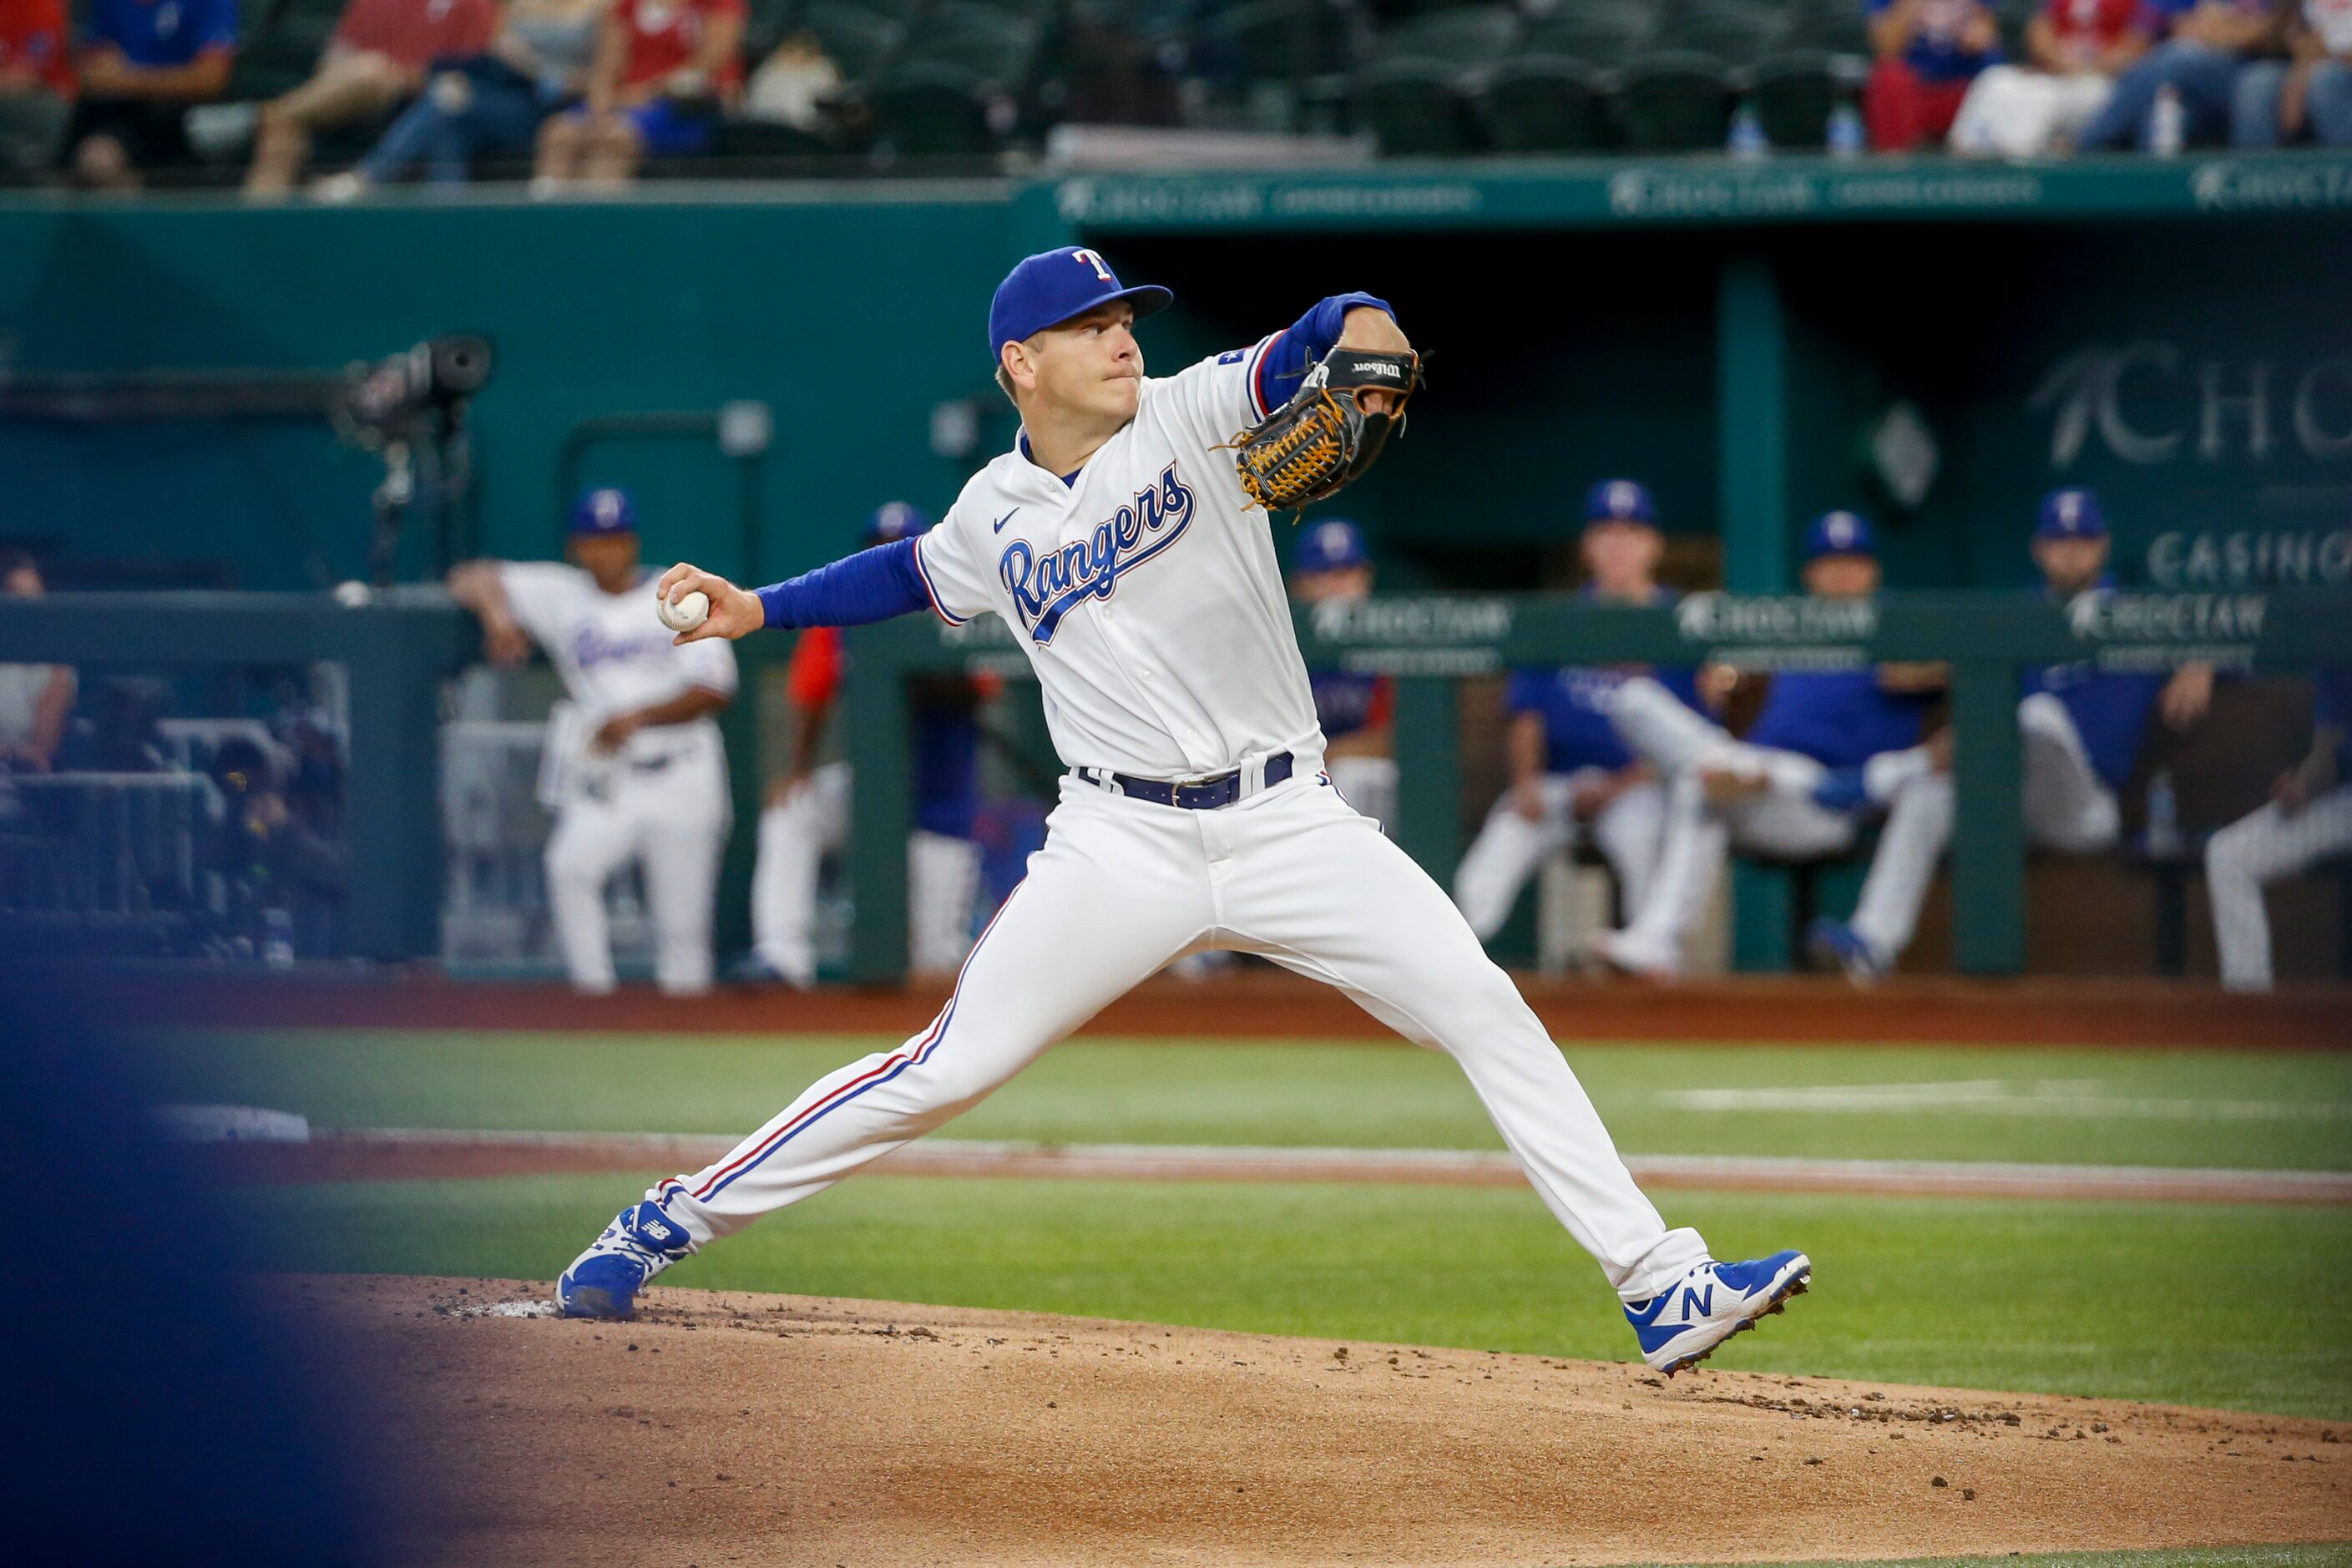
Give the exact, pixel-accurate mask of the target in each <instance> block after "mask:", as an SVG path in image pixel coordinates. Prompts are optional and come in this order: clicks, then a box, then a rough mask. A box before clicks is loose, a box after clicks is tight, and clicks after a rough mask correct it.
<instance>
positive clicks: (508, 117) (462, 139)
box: [319, 0, 610, 201]
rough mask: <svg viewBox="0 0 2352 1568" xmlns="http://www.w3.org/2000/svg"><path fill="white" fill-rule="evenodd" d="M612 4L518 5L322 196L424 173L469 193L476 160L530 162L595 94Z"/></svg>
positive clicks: (524, 0) (445, 66)
mask: <svg viewBox="0 0 2352 1568" xmlns="http://www.w3.org/2000/svg"><path fill="white" fill-rule="evenodd" d="M609 3H610V0H509V5H508V6H507V11H506V21H505V24H504V26H501V27H500V28H499V36H498V37H495V38H493V39H491V40H490V47H489V48H488V50H486V51H485V52H483V53H481V54H478V55H474V56H471V57H469V58H465V59H455V60H441V61H436V63H435V67H434V70H433V74H432V77H431V79H429V80H428V81H426V83H425V90H424V92H423V93H421V94H419V95H418V97H417V100H416V101H415V102H414V103H412V104H410V105H409V106H408V107H407V108H406V109H404V110H401V113H400V118H399V119H397V120H395V121H393V122H392V126H391V128H390V129H389V130H387V131H386V132H384V133H383V140H382V141H380V142H377V143H376V144H375V147H374V150H373V151H372V152H370V153H368V155H367V156H366V157H364V158H362V159H361V160H360V161H359V163H357V164H356V165H354V166H353V167H352V168H351V169H349V170H347V171H346V172H344V173H343V174H336V175H332V176H331V177H330V178H328V179H326V180H323V181H321V182H320V186H319V195H320V197H321V198H322V199H324V200H328V201H342V200H348V199H350V198H351V197H353V196H356V195H360V194H361V193H362V192H363V191H366V190H368V189H369V188H370V187H372V186H375V185H384V184H391V183H392V182H394V181H395V180H397V179H400V178H401V177H402V176H403V175H404V174H407V173H408V172H409V171H410V170H411V169H413V168H415V167H416V166H418V165H420V164H421V165H423V166H424V169H425V177H426V178H427V179H429V180H431V181H432V182H433V183H434V184H436V185H461V184H465V183H466V181H467V178H468V177H469V175H470V174H471V173H472V168H473V163H474V160H475V159H477V158H481V157H486V156H489V155H492V154H495V153H522V152H526V151H528V150H529V149H530V145H531V142H532V141H533V139H534V138H535V137H536V136H537V135H538V133H539V123H540V121H541V120H543V119H545V118H546V117H547V116H548V115H549V114H550V113H551V112H553V111H554V110H557V109H559V108H562V106H564V105H566V104H568V103H570V102H572V100H576V99H577V98H579V96H580V95H581V93H582V92H583V90H584V89H586V86H587V81H588V64H589V61H590V59H591V58H593V56H594V54H595V52H596V39H597V36H598V29H599V28H600V27H601V26H603V24H604V11H605V8H606V6H607V5H608V4H609Z"/></svg>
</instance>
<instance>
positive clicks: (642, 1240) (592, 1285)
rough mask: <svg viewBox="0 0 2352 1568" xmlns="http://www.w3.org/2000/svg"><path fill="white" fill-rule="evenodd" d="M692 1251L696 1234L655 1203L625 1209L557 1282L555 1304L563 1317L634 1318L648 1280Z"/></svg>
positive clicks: (573, 1261) (574, 1260) (615, 1216)
mask: <svg viewBox="0 0 2352 1568" xmlns="http://www.w3.org/2000/svg"><path fill="white" fill-rule="evenodd" d="M693 1250H694V1237H691V1236H688V1234H687V1231H686V1227H685V1226H682V1225H680V1224H678V1223H677V1221H676V1220H674V1219H672V1218H670V1217H669V1215H666V1214H664V1213H663V1212H662V1210H661V1205H659V1204H655V1203H642V1204H638V1205H635V1206H634V1207H631V1208H625V1209H623V1210H622V1211H621V1212H620V1213H619V1214H618V1215H614V1219H613V1223H612V1224H610V1225H608V1226H605V1227H604V1235H602V1236H600V1237H597V1238H596V1239H595V1240H594V1241H593V1242H591V1243H589V1244H588V1250H587V1251H585V1252H583V1253H582V1254H581V1255H580V1256H579V1257H577V1258H573V1259H572V1267H571V1268H567V1269H565V1270H564V1271H563V1278H562V1279H558V1280H557V1281H556V1282H555V1304H556V1305H557V1306H559V1307H561V1308H562V1309H563V1315H564V1316H565V1317H567V1318H614V1319H623V1318H631V1317H635V1315H636V1310H637V1292H638V1291H639V1290H642V1289H645V1286H646V1281H647V1280H649V1279H652V1278H653V1277H654V1276H655V1275H656V1274H658V1273H660V1272H661V1271H662V1270H663V1269H665V1268H668V1267H669V1266H670V1265H671V1264H673V1263H675V1262H677V1260H678V1259H679V1258H684V1257H685V1256H686V1255H687V1254H688V1253H689V1252H692V1251H693Z"/></svg>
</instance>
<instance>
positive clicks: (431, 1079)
mask: <svg viewBox="0 0 2352 1568" xmlns="http://www.w3.org/2000/svg"><path fill="white" fill-rule="evenodd" d="M896 1043H897V1042H896V1041H881V1040H877V1039H874V1038H871V1037H866V1038H849V1037H803V1038H792V1039H772V1038H751V1037H742V1038H733V1037H715V1038H714V1037H707V1036H673V1037H659V1036H656V1037H638V1036H610V1035H562V1036H552V1035H520V1034H458V1033H452V1034H412V1033H401V1032H394V1031H383V1032H351V1033H342V1034H323V1033H319V1034H313V1033H294V1032H286V1033H271V1034H267V1035H257V1036H252V1037H236V1036H221V1035H200V1034H184V1035H173V1036H165V1037H160V1038H159V1040H158V1044H157V1049H158V1053H159V1058H160V1060H161V1063H162V1066H163V1073H164V1079H165V1087H166V1088H167V1089H169V1090H170V1092H171V1093H172V1094H173V1095H174V1096H175V1097H178V1098H182V1099H190V1100H234V1101H237V1102H241V1103H252V1104H261V1105H269V1106H274V1107H277V1108H278V1109H280V1110H299V1111H301V1112H302V1113H303V1114H305V1115H307V1116H309V1117H310V1119H311V1120H312V1121H314V1122H316V1123H317V1124H319V1125H320V1126H325V1127H438V1128H465V1129H477V1128H534V1129H542V1130H548V1131H665V1132H748V1131H751V1129H752V1128H754V1127H756V1126H758V1125H759V1124H760V1123H761V1122H762V1121H766V1120H767V1119H768V1117H770V1116H771V1115H772V1114H773V1113H774V1112H775V1111H777V1110H781V1109H782V1107H783V1106H784V1105H786V1104H788V1103H789V1102H790V1101H791V1100H792V1099H793V1097H794V1096H795V1095H797V1094H798V1093H799V1092H800V1091H801V1089H803V1088H805V1087H806V1086H807V1085H808V1084H809V1082H810V1081H811V1080H813V1079H816V1078H817V1077H819V1076H821V1075H822V1074H824V1073H825V1072H828V1071H830V1070H832V1069H833V1068H837V1067H839V1066H841V1065H842V1064H843V1063H845V1062H847V1061H850V1060H853V1059H855V1058H857V1057H859V1056H862V1055H864V1054H866V1052H868V1051H872V1050H875V1049H877V1048H888V1047H890V1046H892V1045H895V1044H896ZM1569 1058H1570V1061H1571V1062H1572V1063H1573V1064H1574V1066H1575V1068H1576V1070H1577V1073H1578V1076H1579V1077H1580V1078H1581V1079H1583V1081H1584V1084H1585V1087H1586V1088H1587V1089H1589V1090H1590V1091H1591V1094H1592V1097H1593V1100H1594V1101H1595V1102H1596V1103H1597V1104H1598V1105H1599V1106H1600V1108H1601V1113H1602V1115H1603V1116H1605V1117H1606V1118H1607V1119H1608V1121H1609V1125H1610V1128H1611V1130H1612V1133H1613V1134H1614V1135H1615V1137H1616V1139H1617V1142H1618V1144H1619V1146H1620V1147H1621V1148H1623V1149H1625V1150H1627V1151H1628V1152H1636V1153H1647V1154H1692V1153H1727V1154H1787V1155H1803V1156H1810V1157H1818V1158H1852V1159H1865V1158H1868V1159H1922V1160H2025V1161H2049V1162H2057V1163H2095V1164H2133V1165H2199V1166H2241V1167H2248V1168H2258V1169H2259V1168H2275V1169H2298V1170H2348V1169H2352V1056H2320V1055H2314V1054H2311V1053H2276V1054H2270V1053H2261V1054H2257V1053H2251V1052H2221V1051H2212V1052H2197V1051H2123V1050H2083V1049H2076V1050H2058V1049H2048V1050H2041V1049H2032V1050H2021V1049H1979V1048H1960V1047H1953V1048H1940V1049H1939V1048H1924V1047H1885V1046H1873V1047H1833V1046H1821V1047H1811V1046H1806V1047H1758V1046H1738V1047H1679V1046H1676V1047H1643V1046H1609V1047H1572V1048H1571V1049H1570V1051H1569ZM948 1135H949V1136H952V1137H958V1138H1002V1139H1021V1140H1035V1141H1039V1142H1136V1143H1228V1144H1231V1143H1242V1144H1273V1145H1283V1146H1290V1147H1298V1146H1308V1145H1324V1146H1331V1147H1345V1148H1366V1149H1378V1148H1441V1149H1494V1148H1500V1147H1501V1142H1500V1141H1499V1140H1498V1139H1497V1138H1496V1136H1495V1131H1494V1128H1493V1126H1492V1124H1491V1123H1489V1122H1488V1121H1487V1120H1486V1115H1485V1114H1484V1112H1482V1111H1481V1110H1479V1108H1478V1103H1477V1101H1476V1100H1475V1099H1474V1098H1473V1097H1472V1095H1471V1093H1470V1089H1469V1086H1468V1084H1467V1083H1466V1082H1465V1079H1463V1076H1462V1074H1461V1072H1460V1071H1459V1070H1458V1069H1457V1068H1455V1067H1454V1064H1453V1063H1452V1062H1451V1061H1450V1060H1448V1059H1447V1058H1444V1057H1443V1056H1441V1055H1438V1054H1437V1053H1434V1052H1431V1051H1423V1050H1418V1049H1415V1048H1413V1047H1410V1046H1404V1045H1337V1044H1334V1045H1322V1044H1280V1045H1250V1044H1229V1043H1222V1042H1221V1043H1217V1044H1213V1045H1212V1044H1197V1045H1171V1044H1169V1043H1164V1042H1150V1043H1132V1042H1119V1041H1100V1042H1097V1041H1087V1042H1080V1043H1076V1044H1071V1045H1066V1046H1063V1047H1060V1048H1058V1049H1056V1050H1055V1051H1053V1052H1051V1053H1049V1054H1048V1055H1047V1056H1046V1057H1045V1058H1044V1059H1043V1060H1042V1061H1040V1062H1038V1063H1037V1064H1036V1065H1035V1066H1034V1067H1033V1068H1030V1069H1029V1070H1028V1071H1027V1072H1025V1073H1024V1074H1023V1075H1022V1076H1021V1077H1019V1078H1017V1079H1014V1080H1013V1082H1012V1083H1011V1084H1009V1085H1008V1086H1006V1087H1005V1088H1004V1089H1003V1090H1002V1091H1000V1092H999V1093H998V1094H997V1095H996V1097H995V1098H994V1099H992V1100H989V1101H988V1102H987V1103H985V1104H983V1105H982V1106H981V1107H980V1108H979V1109H977V1110H973V1111H971V1113H970V1114H968V1115H966V1116H964V1117H962V1118H961V1119H960V1120H958V1121H956V1122H955V1123H954V1125H953V1128H952V1130H951V1131H950V1133H949V1134H948Z"/></svg>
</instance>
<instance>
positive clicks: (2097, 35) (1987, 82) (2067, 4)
mask: <svg viewBox="0 0 2352 1568" xmlns="http://www.w3.org/2000/svg"><path fill="white" fill-rule="evenodd" d="M2157 26H2158V22H2157V18H2156V17H2155V16H2153V15H2152V14H2151V13H2150V11H2149V10H2148V7H2147V0H2044V4H2043V5H2042V9H2041V10H2039V11H2037V12H2035V13H2034V14H2033V17H2032V20H2031V21H2029V22H2027V23H2026V25H2025V54H2026V58H2025V62H2024V63H2023V64H2021V65H1994V66H1988V67H1986V68H1985V69H1984V70H1983V71H1982V72H1981V73H1979V75H1978V77H1977V79H1976V80H1975V82H1974V83H1973V84H1971V85H1970V87H1969V95H1968V97H1967V99H1966V100H1963V101H1962V102H1961V104H1960V113H1959V118H1958V119H1957V120H1955V121H1953V122H1952V140H1951V146H1952V151H1954V152H1956V153H1973V154H1978V155H1983V156H1995V157H2002V158H2039V157H2042V156H2043V155H2045V154H2047V153H2051V152H2053V151H2056V150H2058V149H2062V148H2066V147H2071V146H2072V145H2073V144H2074V139H2075V137H2076V136H2078V135H2080V134H2081V133H2082V130H2083V127H2084V126H2085V125H2088V124H2089V123H2090V122H2091V121H2092V119H2093V118H2094V117H2095V116H2096V115H2097V114H2098V112H2099V110H2101V109H2102V108H2104V107H2105V105H2106V101H2107V99H2108V97H2109V95H2111V94H2112V93H2113V92H2114V91H2115V79H2116V76H2117V75H2119V74H2120V73H2122V72H2123V71H2124V70H2125V69H2126V68H2128V67H2129V66H2130V65H2131V64H2132V63H2133V62H2134V61H2136V60H2137V59H2138V58H2140V56H2142V55H2144V54H2146V53H2147V49H2148V46H2149V44H2150V43H2152V42H2153V41H2154V39H2155V34H2156V28H2157Z"/></svg>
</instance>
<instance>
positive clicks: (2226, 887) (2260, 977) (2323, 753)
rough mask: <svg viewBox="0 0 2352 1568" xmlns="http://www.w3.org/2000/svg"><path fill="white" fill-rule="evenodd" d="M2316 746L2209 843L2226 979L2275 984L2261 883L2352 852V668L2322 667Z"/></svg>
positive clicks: (2208, 867) (2262, 987)
mask: <svg viewBox="0 0 2352 1568" xmlns="http://www.w3.org/2000/svg"><path fill="white" fill-rule="evenodd" d="M2311 729H2312V733H2311V750H2310V751H2309V752H2306V753H2305V756H2304V759H2303V761H2302V762H2300V763H2297V764H2295V765H2294V767H2292V768H2289V769H2288V770H2287V771H2286V772H2285V773H2282V774H2280V775H2279V779H2278V782H2277V783H2276V784H2273V785H2272V786H2271V799H2270V804H2269V805H2265V806H2263V807H2262V808H2261V809H2260V810H2258V811H2256V812H2254V813H2252V815H2251V816H2242V817H2241V818H2239V819H2238V820H2237V821H2235V822H2233V823H2231V825H2230V826H2227V827H2225V828H2223V829H2221V832H2219V833H2216V834H2215V835H2213V837H2212V838H2211V839H2210V840H2209V841H2208V842H2207V843H2206V846H2205V884H2206V887H2207V888H2208V889H2210V892H2211V894H2212V899H2213V942H2214V945H2215V946H2216V947H2217V948H2219V949H2220V950H2221V984H2224V985H2226V986H2228V987H2229V988H2230V989H2231V990H2232V991H2267V990H2269V989H2270V988H2271V920H2270V911H2269V910H2266V909H2264V908H2263V887H2264V886H2266V885H2267V884H2269V883H2271V882H2274V881H2277V880H2278V879H2280V878H2282V877H2293V876H2295V875H2297V874H2298V873H2301V872H2303V871H2307V870H2309V869H2310V868H2312V867H2314V866H2315V865H2317V864H2319V863H2320V862H2321V861H2323V860H2329V859H2333V858H2336V857H2337V856H2340V855H2344V854H2346V853H2347V852H2352V668H2346V667H2344V666H2341V665H2339V666H2336V667H2335V668H2327V669H2322V670H2321V671H2320V672H2319V678H2318V679H2317V680H2316V681H2315V682H2314V689H2313V691H2312V702H2311Z"/></svg>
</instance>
